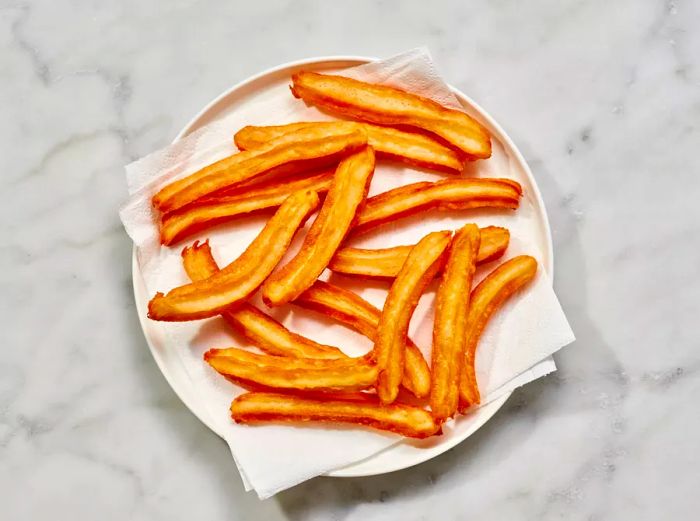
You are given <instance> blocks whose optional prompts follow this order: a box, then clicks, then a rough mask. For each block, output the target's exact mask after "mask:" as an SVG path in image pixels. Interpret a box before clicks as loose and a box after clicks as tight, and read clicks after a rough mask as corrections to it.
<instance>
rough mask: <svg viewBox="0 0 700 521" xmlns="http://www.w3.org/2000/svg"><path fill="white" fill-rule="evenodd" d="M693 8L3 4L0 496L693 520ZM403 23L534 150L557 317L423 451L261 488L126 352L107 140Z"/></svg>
mask: <svg viewBox="0 0 700 521" xmlns="http://www.w3.org/2000/svg"><path fill="white" fill-rule="evenodd" d="M459 4H464V5H461V6H459V7H458V5H459ZM467 4H468V5H467ZM699 24H700V3H698V2H689V1H685V2H684V1H681V0H678V1H677V2H676V1H668V2H662V1H657V2H651V1H648V2H638V1H632V0H630V1H627V2H606V1H591V2H558V1H554V0H551V1H548V2H544V3H539V4H538V7H537V8H527V7H526V6H525V3H519V2H487V1H483V2H470V3H466V2H464V3H462V2H440V1H437V0H433V1H431V2H423V1H420V2H404V3H401V4H398V3H396V4H393V3H390V2H343V3H340V2H292V1H288V2H266V1H258V2H251V3H243V2H228V3H226V2H195V1H177V2H166V1H163V2H143V1H136V0H132V1H128V2H126V1H125V2H114V3H107V2H86V1H82V0H61V1H58V0H51V1H49V0H46V1H39V0H31V1H17V2H12V1H9V2H3V3H2V6H1V7H0V36H1V37H2V44H1V47H0V49H1V50H0V58H1V59H0V75H1V76H2V81H0V103H1V105H2V107H3V111H2V114H3V117H2V118H1V119H0V135H1V136H2V142H3V146H2V153H1V154H0V164H2V176H1V177H0V216H1V217H0V222H2V224H3V230H4V233H3V234H2V246H1V247H0V248H1V249H2V255H0V267H2V269H0V288H1V290H0V294H1V295H2V296H1V298H0V305H1V308H0V309H2V312H1V313H0V321H1V322H0V330H1V331H2V338H3V340H4V342H3V344H4V345H3V350H2V356H1V357H0V447H1V448H0V491H1V493H0V496H1V497H2V500H1V503H2V506H1V507H0V511H2V514H0V517H2V519H7V520H25V519H27V520H28V519H45V518H49V517H53V518H56V519H72V520H77V521H79V520H92V519H96V518H99V519H104V520H112V519H114V520H122V519H142V520H157V519H168V520H175V519H216V520H218V519H269V520H278V519H279V520H282V519H291V520H302V519H303V520H306V519H311V520H316V519H318V520H321V519H324V520H325V519H361V520H362V521H370V520H375V519H377V520H378V519H391V518H401V519H407V520H412V519H445V520H450V519H467V518H468V519H470V520H501V519H504V520H514V519H528V520H530V519H532V520H538V521H540V520H550V519H567V520H589V521H590V520H596V521H599V520H603V519H606V520H607V519H614V520H620V519H634V520H635V521H646V520H649V521H651V520H658V519H682V520H686V519H697V518H698V515H699V514H698V512H697V511H698V510H700V496H699V495H698V493H697V485H698V475H699V471H698V468H700V445H699V444H698V441H699V440H700V415H699V414H698V405H697V400H698V398H697V396H698V392H700V345H699V342H698V333H697V327H696V324H695V320H697V316H698V311H699V309H698V295H699V294H700V282H698V275H700V272H699V271H698V266H699V265H700V264H699V262H698V261H699V257H700V256H699V255H698V246H697V233H698V225H699V223H700V209H699V208H700V207H699V206H698V199H700V181H699V180H698V176H699V175H700V159H699V157H700V156H699V154H698V144H699V143H700V133H699V132H698V130H699V127H700V36H699V35H700V33H699V32H698V30H697V27H698V25H699ZM423 44H425V45H428V46H429V48H430V49H431V51H432V52H433V55H434V58H435V60H436V62H437V63H438V65H439V66H440V69H441V71H442V73H443V75H444V77H445V78H446V79H447V80H448V81H450V82H451V83H453V84H455V85H456V86H458V87H459V88H461V89H462V90H463V91H465V92H466V93H468V94H469V95H471V96H472V97H473V98H474V99H476V101H477V102H478V103H480V104H482V105H483V106H484V107H485V108H486V110H488V111H489V112H491V114H493V115H494V116H495V117H496V119H497V120H498V121H499V122H500V123H501V124H502V125H503V126H504V128H505V129H506V130H507V131H508V132H509V133H511V135H512V136H513V138H514V139H515V141H516V143H517V144H518V145H519V147H520V148H521V150H522V151H523V153H524V154H525V156H526V158H527V160H528V161H529V163H530V165H531V166H532V169H533V171H534V173H535V176H536V178H537V180H538V182H539V183H540V186H541V188H542V191H543V195H544V198H545V201H546V204H547V209H548V211H549V214H550V219H551V222H552V225H553V228H554V243H555V264H556V274H555V278H556V289H557V292H558V294H559V297H560V299H561V302H562V304H563V306H564V308H565V310H566V311H567V313H568V316H569V319H570V321H571V324H572V327H573V328H574V331H575V332H576V334H577V337H578V341H577V342H576V343H575V344H574V345H573V346H571V347H569V348H567V349H565V350H564V351H562V352H561V353H560V354H558V355H557V357H556V360H557V362H558V364H559V371H558V372H557V373H556V374H554V375H552V376H550V377H547V378H545V379H542V380H540V381H538V382H536V383H534V384H531V385H529V386H527V387H526V388H524V389H521V390H519V391H518V392H516V393H515V394H514V395H513V397H512V398H511V399H510V400H509V401H508V402H507V404H506V406H505V407H504V408H503V409H502V410H501V411H500V412H499V413H498V414H497V416H496V417H495V418H494V419H493V420H492V421H491V422H489V423H488V424H487V425H486V426H485V427H484V428H482V429H481V430H480V431H479V432H478V433H477V434H476V435H474V436H472V437H471V438H469V439H468V440H467V441H466V442H464V443H463V444H461V445H460V446H459V447H457V448H456V449H454V450H452V451H450V452H448V453H446V454H444V455H442V456H441V457H438V458H437V459H435V460H432V461H430V462H428V463H425V464H423V465H420V466H418V467H415V468H412V469H409V470H406V471H402V472H399V473H395V474H390V475H386V476H379V477H373V478H362V479H332V478H318V479H314V480H312V481H310V482H307V483H305V484H302V485H300V486H298V487H296V488H294V489H292V490H289V491H287V492H284V493H281V494H279V495H278V496H276V497H275V498H273V499H270V500H267V501H264V502H260V501H258V499H257V498H256V497H255V496H254V495H253V494H246V493H245V492H244V491H243V488H242V485H241V481H240V479H239V477H238V475H237V472H236V470H235V466H234V465H233V463H232V461H231V458H230V456H229V453H228V450H227V448H226V446H225V445H224V443H223V442H222V441H221V440H219V439H218V438H217V437H216V436H215V435H214V434H213V433H211V432H210V431H208V430H207V428H206V427H205V426H204V425H202V424H201V423H200V422H199V421H198V420H197V419H196V418H195V417H194V416H193V415H192V414H191V413H190V412H189V411H188V410H187V409H186V408H185V407H184V406H183V405H182V404H181V402H180V401H179V400H178V398H177V397H176V396H175V395H174V394H173V392H172V391H171V390H170V388H169V387H168V384H167V383H166V382H165V380H164V379H163V377H162V376H161V374H160V372H159V371H158V369H157V367H156V365H155V363H154V362H153V360H152V358H151V355H150V354H149V352H148V349H147V346H146V343H145V340H144V338H143V335H142V333H141V330H140V328H139V324H138V318H137V316H136V311H135V309H134V304H133V295H132V290H131V243H130V240H129V239H128V237H127V236H126V234H125V233H124V231H123V230H122V228H121V225H120V223H119V219H118V216H117V209H118V206H119V205H120V203H121V202H122V201H123V200H124V199H125V196H126V188H125V186H124V175H123V170H122V165H124V164H125V163H127V162H129V161H131V160H132V159H135V158H137V157H139V156H141V155H143V154H145V153H147V152H149V151H151V150H153V149H155V148H157V147H160V146H162V145H165V144H166V143H168V142H169V141H170V140H171V139H172V138H173V136H174V135H175V134H176V133H177V131H178V130H179V129H180V128H181V127H182V126H183V124H184V123H185V122H186V121H187V120H188V119H189V118H190V117H191V116H192V115H193V114H194V113H195V112H197V111H198V110H199V109H200V108H201V107H202V106H203V105H204V104H205V103H207V102H208V101H209V100H211V99H212V98H213V97H214V96H216V95H218V94H219V93H220V92H222V91H223V90H225V89H226V88H228V87H229V86H231V85H232V84H234V83H236V82H237V81H239V80H241V79H243V78H245V77H247V76H249V75H250V74H253V73H256V72H258V71H260V70H262V69H264V68H267V67H269V66H273V65H276V64H279V63H282V62H284V61H288V60H291V59H296V58H302V57H309V56H317V55H328V54H360V55H376V56H388V55H391V54H394V53H396V52H399V51H402V50H405V49H408V48H411V47H415V46H417V45H423Z"/></svg>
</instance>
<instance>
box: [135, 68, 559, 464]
mask: <svg viewBox="0 0 700 521" xmlns="http://www.w3.org/2000/svg"><path fill="white" fill-rule="evenodd" d="M378 59H379V58H375V57H367V56H357V55H332V56H319V57H311V58H303V59H300V60H293V61H289V62H285V63H283V64H280V65H277V66H274V67H270V68H268V69H265V70H263V71H262V72H259V73H257V74H254V75H252V76H249V77H247V78H246V79H244V80H242V81H240V82H238V83H236V84H235V85H233V86H232V87H230V88H228V89H227V90H225V91H224V92H222V93H221V94H220V95H218V96H216V97H215V98H214V99H213V100H211V101H210V102H209V103H207V104H206V105H205V106H204V107H203V108H202V109H201V110H200V111H199V112H197V113H196V114H195V115H194V116H193V117H192V118H191V119H190V120H189V121H188V122H187V123H186V124H185V126H184V127H183V128H182V129H181V130H180V132H178V134H177V135H176V136H175V138H174V139H173V141H172V142H171V144H174V143H176V142H178V141H180V140H181V139H183V138H184V137H186V136H187V135H188V134H190V133H191V132H193V131H195V130H197V128H200V127H201V126H203V125H204V123H203V121H202V120H205V119H206V117H207V115H208V114H209V113H210V112H211V111H212V110H214V109H215V108H216V106H217V105H219V104H220V103H221V102H222V101H224V100H226V99H227V98H228V97H229V96H231V95H232V94H234V93H235V92H237V91H239V90H242V89H244V88H246V87H249V86H251V85H252V84H254V83H256V82H257V81H260V80H262V79H264V78H265V77H267V76H270V75H273V74H275V73H279V72H281V71H283V70H287V69H291V68H295V67H303V66H307V65H316V66H318V65H321V64H326V63H328V62H343V63H348V62H350V63H349V64H348V65H347V66H348V67H352V66H357V65H362V64H365V63H370V62H373V61H377V60H378ZM448 86H449V88H450V90H451V91H452V92H453V94H454V95H455V96H456V97H457V98H458V99H460V101H463V102H466V103H467V104H468V105H470V106H471V107H472V108H473V109H474V110H475V111H476V112H477V113H478V114H479V116H480V118H483V119H484V120H485V121H486V122H488V124H489V125H490V126H491V127H493V128H494V129H496V131H497V132H498V134H499V138H500V139H501V140H502V141H503V142H504V144H505V145H506V146H507V147H508V148H509V149H510V150H511V151H512V152H513V153H514V155H515V158H516V160H517V161H518V163H519V165H520V166H521V167H522V169H523V171H524V172H525V174H526V176H527V177H528V178H529V179H530V180H531V181H532V183H531V184H532V187H533V190H532V192H533V193H532V194H531V195H532V196H533V197H534V199H535V201H536V204H537V207H538V213H539V214H540V215H539V218H540V220H541V222H542V223H543V225H544V231H545V236H546V241H545V251H543V252H542V254H543V255H544V257H545V258H544V259H542V264H543V268H544V272H545V274H546V275H547V277H548V278H549V280H550V282H553V274H554V269H553V268H554V249H553V241H552V230H551V226H550V223H549V215H548V212H547V209H546V206H545V204H544V200H543V198H542V194H541V192H540V188H539V185H538V184H537V182H536V179H535V176H534V175H533V173H532V170H531V169H530V165H528V163H527V162H526V161H525V158H524V157H523V155H522V152H521V151H520V149H519V148H518V147H517V146H516V145H515V143H514V142H513V140H512V139H511V138H510V136H509V135H508V134H507V133H506V132H505V131H504V130H503V128H502V127H501V125H499V124H498V122H496V120H495V119H494V118H493V117H492V116H491V115H490V114H489V113H488V112H487V111H486V110H484V108H483V107H481V105H479V104H478V103H476V102H475V101H474V100H473V99H471V98H470V97H469V96H467V95H466V94H464V93H463V92H462V91H461V90H459V89H457V88H456V87H454V86H453V85H450V84H448ZM131 271H132V286H133V292H134V301H135V304H136V309H137V313H138V318H139V324H140V326H141V330H142V332H143V334H144V338H145V339H146V343H147V344H148V348H149V351H150V352H151V356H152V357H153V359H154V360H155V362H156V365H157V366H158V369H159V370H160V372H161V374H162V375H163V377H164V378H165V380H166V381H167V382H168V385H170V388H171V389H172V390H173V392H174V393H175V395H176V396H177V397H178V398H179V399H180V401H182V403H183V404H184V405H185V407H187V408H188V409H189V410H190V412H191V413H192V414H194V415H195V417H197V418H198V419H199V420H200V421H201V422H202V423H203V424H204V425H206V426H207V427H208V428H209V429H210V430H211V431H212V432H214V433H215V434H216V435H217V436H219V437H221V438H223V435H222V434H221V433H220V432H218V429H217V428H216V427H215V423H214V421H213V419H212V418H211V417H210V415H209V414H208V412H207V409H206V407H203V406H201V405H200V406H197V407H193V406H192V403H198V402H199V397H198V396H197V394H196V393H194V392H189V390H188V392H189V394H185V389H184V388H183V387H181V386H180V384H179V383H176V382H179V381H180V380H179V379H176V378H175V376H174V375H173V372H172V370H171V367H170V366H168V365H166V361H165V359H164V358H163V357H161V355H160V353H159V352H158V350H157V349H156V347H155V346H154V345H153V344H154V342H153V341H152V339H151V336H150V335H149V334H147V333H146V331H147V330H149V331H150V330H151V329H152V327H149V326H150V324H147V322H146V320H147V318H146V315H145V311H146V310H145V307H144V304H143V303H141V302H140V300H139V298H138V294H139V293H140V292H142V291H143V289H145V288H144V286H145V285H144V283H143V277H142V276H141V272H140V270H139V267H138V257H137V252H136V246H135V245H134V246H133V248H132V264H131ZM176 358H177V359H178V361H179V365H180V366H181V367H180V369H179V370H181V371H183V372H184V374H185V375H186V372H185V368H184V366H182V362H181V360H180V358H179V357H176ZM512 392H513V391H510V392H507V393H505V394H504V395H502V396H500V397H498V398H496V399H495V400H493V401H491V402H489V403H488V404H486V405H484V406H483V407H482V408H481V409H482V412H483V409H487V414H486V415H484V416H483V418H482V419H481V421H480V422H478V423H475V424H474V425H473V427H472V428H470V429H468V430H467V431H466V433H465V434H464V436H463V437H456V438H453V439H451V440H449V441H448V442H447V443H445V444H442V445H440V446H439V447H440V449H441V450H440V451H439V452H438V453H433V451H430V450H427V449H426V451H425V454H424V455H421V456H420V457H418V458H416V459H415V460H414V461H411V462H410V463H409V464H407V465H406V464H404V463H398V464H397V465H396V466H393V467H389V468H386V469H383V470H376V471H371V472H368V471H362V470H361V468H362V464H364V463H366V462H368V461H371V460H372V459H373V458H376V457H377V456H378V455H379V454H383V453H384V452H386V451H390V450H391V449H392V448H393V447H395V446H396V445H392V446H391V447H388V448H387V449H385V450H384V451H381V452H380V453H377V454H374V455H372V456H370V457H368V458H366V459H364V460H361V461H359V462H355V463H352V464H350V465H348V466H347V467H343V468H340V469H336V470H333V471H330V472H327V473H325V474H324V475H325V476H330V477H365V476H374V475H380V474H388V473H391V472H396V471H399V470H403V469H407V468H410V467H413V466H415V465H419V464H421V463H424V462H425V461H428V460H430V459H432V458H434V457H437V456H439V455H440V454H444V453H445V452H447V451H448V450H450V449H451V448H453V447H455V446H456V445H458V444H460V443H462V442H463V441H465V440H466V439H467V438H469V437H470V436H471V435H472V434H474V432H476V431H477V430H479V429H480V428H481V427H482V426H483V425H484V424H486V423H487V422H488V421H489V420H490V419H491V418H492V417H493V416H494V415H495V414H496V412H498V411H499V410H500V408H501V407H502V406H503V404H504V403H505V402H506V401H507V400H508V398H509V397H510V395H511V394H512ZM355 467H357V470H355V471H353V468H355Z"/></svg>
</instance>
